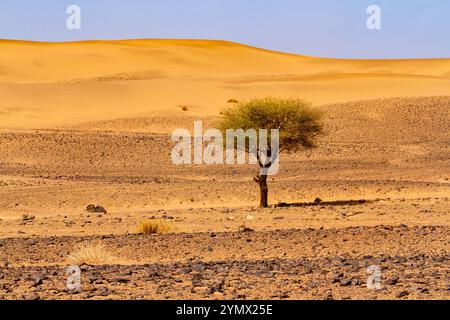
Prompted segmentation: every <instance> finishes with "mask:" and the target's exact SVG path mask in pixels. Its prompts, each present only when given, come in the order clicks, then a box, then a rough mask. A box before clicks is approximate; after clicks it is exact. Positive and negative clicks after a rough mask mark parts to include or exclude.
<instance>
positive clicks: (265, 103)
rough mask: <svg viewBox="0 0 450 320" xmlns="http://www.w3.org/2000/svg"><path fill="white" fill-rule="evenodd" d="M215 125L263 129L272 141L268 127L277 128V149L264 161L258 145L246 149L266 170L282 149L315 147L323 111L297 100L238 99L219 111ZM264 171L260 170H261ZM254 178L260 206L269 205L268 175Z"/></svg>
mask: <svg viewBox="0 0 450 320" xmlns="http://www.w3.org/2000/svg"><path fill="white" fill-rule="evenodd" d="M218 127H219V128H221V130H222V131H223V132H225V131H226V130H227V129H234V130H237V129H243V130H249V129H255V130H260V129H266V130H268V131H269V132H268V137H267V139H268V141H269V142H270V141H271V137H270V130H272V129H278V130H279V148H280V150H279V151H278V150H270V149H271V147H270V145H269V146H268V150H267V152H266V154H267V155H268V157H269V160H270V161H268V162H267V163H263V161H261V160H260V159H261V155H262V154H263V153H262V152H263V151H262V150H260V148H257V150H246V151H247V152H248V153H253V154H254V155H255V156H256V158H257V159H258V163H259V167H260V169H268V168H270V167H271V166H272V165H273V163H274V159H276V158H277V157H278V156H279V152H281V151H283V150H284V151H298V150H300V149H301V148H312V147H315V146H316V137H317V136H318V135H319V134H321V133H322V114H321V113H320V112H319V111H317V110H314V109H313V108H312V107H311V103H309V102H307V101H304V100H300V99H280V98H262V99H254V100H250V101H247V102H239V103H237V104H236V105H234V106H232V107H230V108H228V109H226V110H224V111H222V114H221V119H220V121H219V123H218ZM261 171H263V172H266V171H267V170H260V172H261ZM260 172H259V173H258V175H257V176H256V177H255V178H254V181H255V182H257V183H258V185H259V187H260V206H261V207H263V208H266V207H268V187H267V174H261V173H260Z"/></svg>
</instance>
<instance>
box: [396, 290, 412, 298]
mask: <svg viewBox="0 0 450 320" xmlns="http://www.w3.org/2000/svg"><path fill="white" fill-rule="evenodd" d="M406 296H409V292H408V291H400V292H399V293H397V295H396V296H395V297H396V298H403V297H406Z"/></svg>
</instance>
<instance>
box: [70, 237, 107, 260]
mask: <svg viewBox="0 0 450 320" xmlns="http://www.w3.org/2000/svg"><path fill="white" fill-rule="evenodd" d="M113 260H114V256H113V255H112V254H111V253H110V252H109V250H108V249H107V248H106V247H105V246H104V245H103V244H102V243H100V242H94V243H82V244H80V245H78V246H77V248H76V249H75V251H74V252H73V253H72V254H70V255H69V256H68V261H69V262H70V263H72V264H74V265H82V264H88V265H103V264H109V263H112V261H113Z"/></svg>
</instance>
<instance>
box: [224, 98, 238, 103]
mask: <svg viewBox="0 0 450 320" xmlns="http://www.w3.org/2000/svg"><path fill="white" fill-rule="evenodd" d="M227 103H239V101H238V100H236V99H230V100H228V101H227Z"/></svg>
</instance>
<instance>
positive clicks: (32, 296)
mask: <svg viewBox="0 0 450 320" xmlns="http://www.w3.org/2000/svg"><path fill="white" fill-rule="evenodd" d="M40 298H41V297H39V295H38V294H36V293H27V294H25V295H24V296H23V299H24V300H30V301H34V300H39V299H40Z"/></svg>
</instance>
